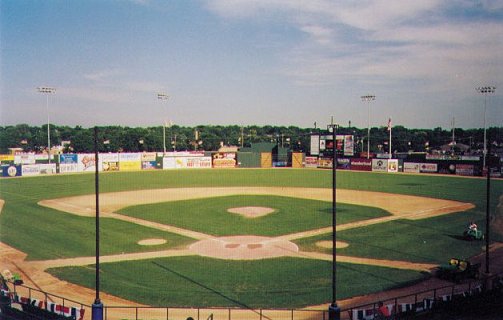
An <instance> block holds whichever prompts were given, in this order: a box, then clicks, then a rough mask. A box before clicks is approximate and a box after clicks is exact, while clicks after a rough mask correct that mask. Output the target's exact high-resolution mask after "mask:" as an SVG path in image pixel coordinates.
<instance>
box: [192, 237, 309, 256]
mask: <svg viewBox="0 0 503 320" xmlns="http://www.w3.org/2000/svg"><path fill="white" fill-rule="evenodd" d="M189 250H190V251H192V252H194V253H195V254H198V255H200V256H204V257H211V258H218V259H229V260H256V259H267V258H277V257H284V256H291V255H292V254H296V253H297V252H299V247H298V246H297V245H296V244H295V243H293V242H290V241H287V240H282V239H278V238H269V237H258V236H233V237H221V238H214V239H207V240H201V241H198V242H196V243H194V244H192V245H191V246H190V247H189Z"/></svg>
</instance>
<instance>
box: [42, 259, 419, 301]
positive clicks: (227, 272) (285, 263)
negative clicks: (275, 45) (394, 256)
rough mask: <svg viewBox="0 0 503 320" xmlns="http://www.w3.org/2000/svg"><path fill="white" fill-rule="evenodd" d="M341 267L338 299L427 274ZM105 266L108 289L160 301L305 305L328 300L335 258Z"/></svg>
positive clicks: (89, 275)
mask: <svg viewBox="0 0 503 320" xmlns="http://www.w3.org/2000/svg"><path fill="white" fill-rule="evenodd" d="M159 266H163V268H160V267H159ZM188 266H190V267H188ZM337 267H338V268H337V270H338V271H337V272H338V299H344V298H347V297H350V296H355V295H360V294H364V293H368V292H376V291H381V290H384V289H389V288H394V287H397V286H400V284H403V283H407V282H412V281H417V280H418V279H421V278H423V275H422V274H420V273H418V272H413V271H404V270H397V269H390V268H382V267H372V266H364V265H351V264H345V263H339V264H337ZM166 268H167V269H169V271H168V270H165V269H166ZM100 269H101V272H102V273H101V274H102V277H101V278H102V279H103V280H102V284H101V285H100V288H102V289H103V290H104V291H106V292H109V293H112V294H114V295H117V296H120V297H123V298H126V299H130V300H136V301H138V302H140V303H145V304H149V305H156V306H185V307H216V306H221V307H240V308H242V307H243V306H249V307H252V308H258V307H260V308H301V307H305V306H309V305H316V304H321V303H326V302H327V301H328V300H329V297H330V296H331V289H332V287H331V263H329V262H326V261H317V260H310V259H296V258H278V259H266V260H261V261H225V260H218V259H211V258H202V257H173V258H163V259H155V260H145V261H129V262H120V263H105V264H102V265H101V268H100ZM159 271H161V272H159ZM50 272H51V274H53V275H55V276H56V277H58V278H60V279H63V280H71V281H72V282H76V283H78V284H81V285H83V286H87V287H89V288H92V287H93V285H94V272H93V270H92V268H85V267H68V268H57V269H51V270H50ZM300 275H301V276H300Z"/></svg>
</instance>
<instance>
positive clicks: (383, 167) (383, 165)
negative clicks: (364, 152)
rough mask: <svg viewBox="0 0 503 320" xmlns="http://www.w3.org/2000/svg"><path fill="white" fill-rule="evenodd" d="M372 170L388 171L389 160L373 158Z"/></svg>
mask: <svg viewBox="0 0 503 320" xmlns="http://www.w3.org/2000/svg"><path fill="white" fill-rule="evenodd" d="M372 171H374V172H388V160H386V159H372Z"/></svg>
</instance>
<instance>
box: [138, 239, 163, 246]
mask: <svg viewBox="0 0 503 320" xmlns="http://www.w3.org/2000/svg"><path fill="white" fill-rule="evenodd" d="M165 243H166V240H165V239H143V240H140V241H138V244H139V245H140V246H157V245H160V244H165Z"/></svg>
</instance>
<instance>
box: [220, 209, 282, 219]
mask: <svg viewBox="0 0 503 320" xmlns="http://www.w3.org/2000/svg"><path fill="white" fill-rule="evenodd" d="M227 211H228V212H230V213H236V214H240V215H242V216H244V217H246V218H258V217H263V216H265V215H268V214H270V213H273V212H274V209H273V208H267V207H238V208H230V209H227Z"/></svg>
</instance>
